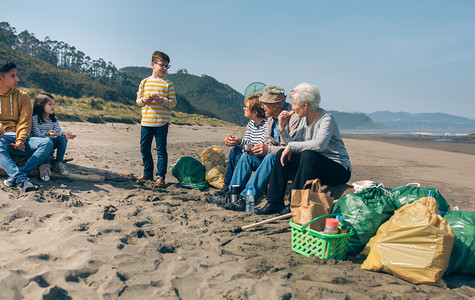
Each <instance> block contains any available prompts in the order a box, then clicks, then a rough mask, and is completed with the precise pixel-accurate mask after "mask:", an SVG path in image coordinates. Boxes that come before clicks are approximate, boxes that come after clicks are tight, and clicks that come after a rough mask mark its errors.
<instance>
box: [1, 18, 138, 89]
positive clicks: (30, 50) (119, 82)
mask: <svg viewBox="0 0 475 300" xmlns="http://www.w3.org/2000/svg"><path fill="white" fill-rule="evenodd" d="M0 43H3V44H4V45H6V46H8V47H10V48H12V49H15V50H17V51H19V52H21V53H24V54H26V55H29V56H32V57H35V58H38V59H41V60H43V61H46V62H48V63H50V64H52V65H54V66H56V67H58V68H62V69H66V70H70V71H72V72H75V73H80V74H84V75H87V76H89V77H92V78H94V79H97V80H99V82H101V83H102V84H105V85H108V86H111V87H114V88H117V89H118V90H119V91H120V92H122V93H124V94H125V95H126V96H128V97H130V96H134V93H135V92H133V93H132V94H131V91H130V89H129V87H133V89H136V85H137V84H138V83H136V81H137V78H135V77H134V76H132V75H131V74H129V73H126V72H121V71H120V70H118V69H117V68H116V67H115V66H114V64H112V62H106V61H104V59H102V58H99V59H96V60H94V59H91V58H90V57H89V56H87V55H86V54H85V53H84V52H82V51H80V50H78V49H76V47H74V46H70V45H69V44H67V43H65V42H62V41H55V40H51V39H50V38H49V37H45V39H44V40H43V41H41V40H39V39H38V38H36V37H35V35H34V34H33V33H30V32H28V31H27V30H24V31H22V32H20V33H18V34H17V33H16V29H15V28H14V27H11V26H10V24H9V23H8V22H0Z"/></svg>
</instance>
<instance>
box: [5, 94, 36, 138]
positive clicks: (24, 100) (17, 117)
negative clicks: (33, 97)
mask: <svg viewBox="0 0 475 300" xmlns="http://www.w3.org/2000/svg"><path fill="white" fill-rule="evenodd" d="M31 117H32V107H31V101H30V97H29V96H28V94H26V93H25V92H22V91H20V90H19V89H13V90H9V91H8V92H7V93H6V94H4V95H0V128H3V129H4V130H5V131H6V132H16V141H15V142H18V141H22V142H23V143H25V142H26V139H27V138H28V134H29V133H30V130H31Z"/></svg>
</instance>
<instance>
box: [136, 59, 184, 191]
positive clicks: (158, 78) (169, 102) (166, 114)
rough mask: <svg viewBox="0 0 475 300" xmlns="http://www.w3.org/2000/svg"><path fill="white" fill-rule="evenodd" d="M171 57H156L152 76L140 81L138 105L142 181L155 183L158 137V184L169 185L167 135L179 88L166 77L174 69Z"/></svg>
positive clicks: (156, 181) (153, 62)
mask: <svg viewBox="0 0 475 300" xmlns="http://www.w3.org/2000/svg"><path fill="white" fill-rule="evenodd" d="M169 63H170V58H169V57H168V55H166V54H165V53H163V52H160V51H155V52H154V53H153V55H152V69H153V72H152V76H150V77H147V78H145V79H144V80H142V82H140V86H139V90H138V92H137V104H138V105H139V106H141V107H142V122H141V125H142V129H141V133H140V152H141V154H142V162H143V168H144V171H143V174H142V176H141V177H139V179H140V180H153V158H152V149H151V147H152V140H153V137H155V144H156V149H157V173H156V175H157V179H156V180H155V185H156V186H158V187H162V186H164V185H165V174H166V173H167V166H168V153H167V136H168V126H169V122H170V119H171V117H172V113H171V110H172V109H173V108H174V107H175V106H176V98H175V87H174V86H173V83H172V82H171V81H170V80H168V79H165V78H163V76H165V74H166V73H167V71H168V69H170V65H169Z"/></svg>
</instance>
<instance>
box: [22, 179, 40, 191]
mask: <svg viewBox="0 0 475 300" xmlns="http://www.w3.org/2000/svg"><path fill="white" fill-rule="evenodd" d="M19 186H20V188H21V191H22V192H23V193H27V192H31V191H34V190H37V189H38V187H37V186H36V185H34V184H33V183H31V182H30V181H29V180H28V179H25V180H23V182H22V183H20V184H19Z"/></svg>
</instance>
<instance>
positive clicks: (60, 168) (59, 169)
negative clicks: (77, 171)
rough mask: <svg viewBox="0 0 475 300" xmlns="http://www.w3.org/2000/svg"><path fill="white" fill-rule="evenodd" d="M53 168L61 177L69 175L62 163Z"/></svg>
mask: <svg viewBox="0 0 475 300" xmlns="http://www.w3.org/2000/svg"><path fill="white" fill-rule="evenodd" d="M53 168H54V170H55V171H56V172H58V173H59V174H61V175H69V170H68V168H66V166H65V165H64V164H63V163H55V164H54V167H53Z"/></svg>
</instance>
